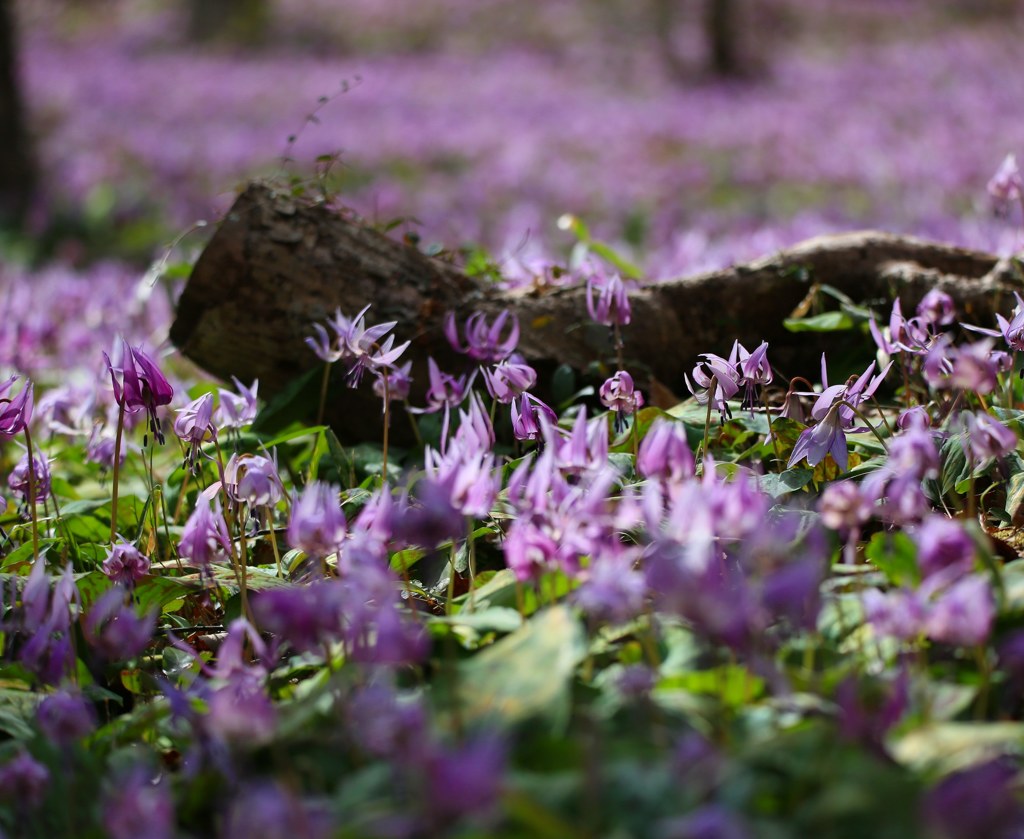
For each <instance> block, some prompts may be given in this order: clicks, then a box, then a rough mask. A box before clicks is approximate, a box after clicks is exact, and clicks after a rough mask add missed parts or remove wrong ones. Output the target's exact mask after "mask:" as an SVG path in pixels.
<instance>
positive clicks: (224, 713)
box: [203, 668, 277, 746]
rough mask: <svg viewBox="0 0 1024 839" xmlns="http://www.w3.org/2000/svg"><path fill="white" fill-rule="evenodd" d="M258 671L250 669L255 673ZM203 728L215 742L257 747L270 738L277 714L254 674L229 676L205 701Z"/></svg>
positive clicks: (243, 673)
mask: <svg viewBox="0 0 1024 839" xmlns="http://www.w3.org/2000/svg"><path fill="white" fill-rule="evenodd" d="M258 669H259V668H251V670H252V671H256V670H258ZM203 726H204V727H205V729H206V730H207V731H208V732H209V733H210V734H211V735H212V736H213V737H215V738H216V739H218V740H223V741H226V742H229V743H235V744H245V745H249V746H260V745H263V744H264V743H267V742H268V741H269V740H270V739H271V738H272V737H273V736H274V730H275V728H276V726H277V712H276V711H275V710H274V705H273V703H272V702H271V701H270V697H268V696H267V692H266V690H265V689H264V688H263V684H262V680H261V677H260V674H259V673H257V672H236V673H233V674H232V676H231V678H230V679H228V681H227V683H226V684H224V685H221V686H220V687H218V688H217V689H216V690H214V691H213V693H211V694H210V695H209V696H208V697H207V700H206V716H205V717H204V718H203Z"/></svg>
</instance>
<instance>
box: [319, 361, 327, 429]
mask: <svg viewBox="0 0 1024 839" xmlns="http://www.w3.org/2000/svg"><path fill="white" fill-rule="evenodd" d="M330 381H331V363H330V362H327V363H326V364H324V377H323V379H322V380H321V382H320V405H319V406H318V407H317V410H316V424H317V425H323V424H324V411H325V410H326V409H327V386H328V385H329V384H330Z"/></svg>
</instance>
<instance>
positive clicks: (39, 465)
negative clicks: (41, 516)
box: [7, 451, 50, 504]
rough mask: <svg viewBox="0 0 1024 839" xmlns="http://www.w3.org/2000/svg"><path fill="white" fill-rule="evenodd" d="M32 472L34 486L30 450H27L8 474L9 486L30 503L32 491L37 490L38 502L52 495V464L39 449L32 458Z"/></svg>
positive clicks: (36, 497) (36, 499) (26, 502)
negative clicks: (31, 478)
mask: <svg viewBox="0 0 1024 839" xmlns="http://www.w3.org/2000/svg"><path fill="white" fill-rule="evenodd" d="M32 473H33V478H34V486H30V485H29V479H28V475H29V469H28V452H25V454H23V455H22V457H21V460H19V461H18V462H17V463H16V464H15V466H14V468H13V469H12V470H11V474H10V475H8V476H7V486H9V487H10V488H11V492H13V493H14V494H15V495H17V496H18V497H19V498H21V499H22V501H23V502H24V503H25V504H28V501H29V493H30V491H34V492H35V502H36V504H39V503H41V502H43V501H45V500H46V499H47V498H49V497H50V464H49V462H48V461H47V459H46V458H45V457H43V456H42V455H41V454H40V453H39V452H38V451H37V452H35V456H34V457H33V458H32Z"/></svg>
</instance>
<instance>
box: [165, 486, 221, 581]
mask: <svg viewBox="0 0 1024 839" xmlns="http://www.w3.org/2000/svg"><path fill="white" fill-rule="evenodd" d="M231 547H232V546H231V537H230V536H229V535H228V526H227V522H225V521H224V514H223V512H222V511H221V507H220V501H216V502H214V504H213V505H212V506H211V504H210V500H209V498H207V497H206V496H205V495H204V494H202V493H200V494H199V496H198V497H197V498H196V507H195V510H193V511H192V515H190V516H189V517H188V521H186V522H185V527H184V529H183V530H182V533H181V539H180V540H179V542H178V553H179V554H180V555H181V556H183V557H184V558H185V559H188V560H191V562H192V563H193V564H194V565H195V566H196V567H198V568H199V569H200V571H202V572H204V573H207V572H208V571H209V566H210V563H211V562H214V561H215V560H218V559H220V558H221V557H223V556H226V555H228V554H230V553H231Z"/></svg>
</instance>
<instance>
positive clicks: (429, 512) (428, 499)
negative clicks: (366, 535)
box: [393, 478, 466, 549]
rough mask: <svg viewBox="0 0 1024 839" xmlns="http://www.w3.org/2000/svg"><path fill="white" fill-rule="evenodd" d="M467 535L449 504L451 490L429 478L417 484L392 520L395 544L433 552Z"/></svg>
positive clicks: (462, 520)
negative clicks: (417, 547)
mask: <svg viewBox="0 0 1024 839" xmlns="http://www.w3.org/2000/svg"><path fill="white" fill-rule="evenodd" d="M465 534H466V520H465V517H464V516H463V515H462V512H461V510H459V508H458V507H456V506H455V505H454V503H453V500H452V493H451V488H450V487H448V486H445V485H443V484H439V483H438V482H437V481H435V480H434V479H432V478H422V479H421V480H419V481H417V482H416V486H415V487H414V488H413V490H412V492H411V493H410V494H409V495H408V496H407V497H406V498H405V500H404V502H403V503H402V508H401V514H400V515H396V516H395V525H394V533H393V536H394V538H395V539H396V540H398V541H401V542H404V543H406V544H409V545H419V546H420V547H422V548H428V549H429V548H434V547H436V546H437V545H439V544H440V543H441V542H445V541H447V540H449V539H458V538H460V537H462V536H465Z"/></svg>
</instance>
